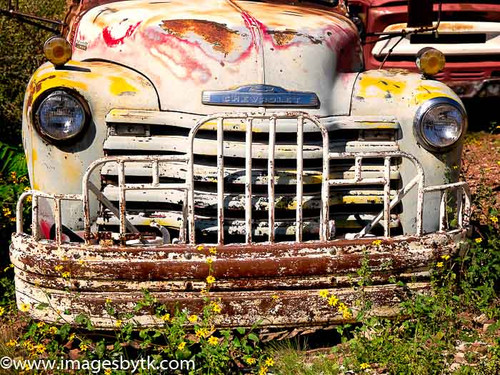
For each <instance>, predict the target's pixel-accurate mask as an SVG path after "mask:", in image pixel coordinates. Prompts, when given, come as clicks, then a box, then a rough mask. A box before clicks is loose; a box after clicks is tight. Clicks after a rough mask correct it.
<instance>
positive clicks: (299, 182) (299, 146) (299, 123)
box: [295, 116, 304, 242]
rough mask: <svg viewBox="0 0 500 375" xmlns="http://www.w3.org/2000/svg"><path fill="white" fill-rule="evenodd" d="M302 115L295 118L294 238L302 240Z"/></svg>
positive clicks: (298, 240)
mask: <svg viewBox="0 0 500 375" xmlns="http://www.w3.org/2000/svg"><path fill="white" fill-rule="evenodd" d="M303 149H304V117H302V116H299V118H298V119H297V210H296V220H295V221H296V222H295V225H296V228H295V240H296V241H297V242H302V227H303V223H302V222H303V211H302V202H303V195H304V150H303Z"/></svg>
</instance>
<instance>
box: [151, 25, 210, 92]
mask: <svg viewBox="0 0 500 375" xmlns="http://www.w3.org/2000/svg"><path fill="white" fill-rule="evenodd" d="M143 37H144V45H145V46H146V47H147V48H149V49H151V50H156V51H157V55H156V56H155V58H157V59H159V61H161V63H162V64H163V65H164V66H166V67H167V68H168V69H169V70H170V71H171V72H172V73H173V74H174V75H175V76H176V77H177V78H179V79H190V80H192V81H194V82H196V83H200V84H201V83H206V82H207V81H208V80H209V79H210V78H211V76H212V73H211V72H210V70H209V69H208V67H207V66H205V65H204V64H202V63H201V62H200V61H199V60H198V59H197V58H196V57H195V53H194V51H195V50H196V49H197V50H200V51H202V49H201V48H200V46H199V45H198V44H197V43H192V42H188V41H186V40H183V39H179V38H177V37H175V36H173V35H167V34H164V33H159V32H157V31H156V30H155V29H153V28H151V29H147V31H146V32H145V33H144V34H143Z"/></svg>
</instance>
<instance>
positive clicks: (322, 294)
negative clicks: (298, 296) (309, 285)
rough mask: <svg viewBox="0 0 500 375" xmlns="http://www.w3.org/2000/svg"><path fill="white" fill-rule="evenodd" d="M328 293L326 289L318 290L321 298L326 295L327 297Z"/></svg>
mask: <svg viewBox="0 0 500 375" xmlns="http://www.w3.org/2000/svg"><path fill="white" fill-rule="evenodd" d="M328 294H329V293H328V290H326V289H322V290H320V291H319V296H320V297H321V298H327V297H328Z"/></svg>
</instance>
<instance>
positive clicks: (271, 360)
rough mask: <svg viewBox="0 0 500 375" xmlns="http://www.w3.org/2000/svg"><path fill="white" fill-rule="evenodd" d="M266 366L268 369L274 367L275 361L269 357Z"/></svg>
mask: <svg viewBox="0 0 500 375" xmlns="http://www.w3.org/2000/svg"><path fill="white" fill-rule="evenodd" d="M264 364H265V365H266V366H267V367H271V366H274V360H273V359H272V358H271V357H268V358H267V359H266V361H265V362H264Z"/></svg>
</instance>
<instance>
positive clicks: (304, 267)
mask: <svg viewBox="0 0 500 375" xmlns="http://www.w3.org/2000/svg"><path fill="white" fill-rule="evenodd" d="M463 235H464V232H457V234H455V235H454V236H451V235H446V234H436V235H430V236H424V237H422V238H420V239H417V238H397V239H394V240H387V241H381V244H380V245H379V244H373V240H372V239H369V240H356V241H345V240H344V241H342V240H340V241H333V242H329V243H316V244H307V243H301V244H298V243H287V244H275V245H269V244H266V245H252V246H245V245H242V246H231V245H226V246H219V247H217V255H216V256H214V255H212V254H210V252H209V251H208V247H205V249H204V250H201V251H200V250H198V249H197V248H196V247H191V246H188V247H186V246H182V245H170V246H166V247H160V248H144V247H142V248H131V247H102V246H95V245H94V246H88V245H78V244H63V245H60V246H55V244H51V243H50V242H45V243H44V242H39V241H34V240H33V239H32V238H31V237H29V236H27V235H23V234H20V235H15V236H14V237H13V244H12V246H11V259H12V261H13V263H14V265H15V268H16V283H17V284H16V287H17V290H18V302H19V303H28V304H29V305H30V306H31V307H32V309H31V314H33V315H34V316H35V317H37V318H40V319H42V320H46V321H47V320H49V321H50V320H54V319H56V317H57V316H59V315H58V314H57V313H56V311H57V310H60V311H65V310H66V309H68V311H69V313H68V315H65V314H62V317H63V320H67V321H70V322H72V321H73V319H74V317H75V316H76V315H78V314H79V313H86V314H89V315H90V316H91V317H92V319H93V320H94V322H95V323H96V324H97V326H99V327H102V328H112V327H113V324H112V322H111V320H110V317H108V316H107V315H106V313H105V310H104V302H105V300H106V299H108V298H110V299H111V300H112V301H113V303H116V304H117V306H119V307H120V309H123V310H124V311H127V310H131V309H133V305H134V303H135V301H137V300H138V299H140V290H141V289H142V288H145V289H148V290H150V291H151V292H152V293H153V295H154V296H157V297H158V299H159V300H160V301H161V302H165V303H166V304H167V305H168V306H169V307H170V308H172V309H173V308H174V306H176V305H177V306H179V305H180V306H181V307H187V308H189V309H190V310H191V311H193V312H199V310H200V308H201V306H202V304H203V296H204V295H203V293H202V289H204V288H205V287H206V284H205V282H204V279H205V277H206V275H207V274H208V265H207V263H206V258H207V257H208V256H212V257H214V258H215V261H214V263H213V264H212V268H213V271H212V274H213V275H214V277H215V278H216V280H217V281H216V283H215V284H214V286H213V287H212V288H211V294H212V297H214V298H221V302H222V306H223V311H222V314H221V315H220V316H219V317H218V319H219V320H218V323H219V324H221V325H223V326H235V325H240V326H241V325H243V326H245V325H251V324H252V323H254V322H255V320H256V319H258V318H259V317H262V318H265V319H264V322H263V326H270V327H282V326H300V325H321V324H326V323H339V322H342V321H345V319H343V318H342V317H341V316H340V315H339V314H338V313H337V312H336V311H335V309H332V308H331V307H329V306H328V305H327V304H326V302H325V301H324V300H321V299H320V298H319V296H318V290H319V289H323V288H332V289H334V290H335V294H336V295H337V296H339V297H341V298H342V300H343V301H345V303H346V304H347V305H348V306H350V307H351V306H352V308H353V309H354V310H355V309H356V304H355V301H356V299H357V298H359V296H358V295H357V292H356V291H355V290H354V289H353V288H351V283H352V282H355V280H356V277H357V274H356V271H357V269H358V268H359V267H360V266H361V262H362V261H363V259H364V257H367V258H368V261H369V266H370V268H371V269H372V272H373V280H374V281H373V282H374V284H375V285H373V286H372V287H369V288H367V289H366V295H367V296H368V298H369V299H370V300H372V301H373V302H374V307H373V313H375V314H378V315H381V316H389V315H393V314H395V312H396V310H397V304H398V302H399V301H400V300H401V299H404V298H407V294H406V292H405V291H404V290H403V289H400V288H398V287H396V286H395V285H391V284H388V279H389V277H391V276H392V277H395V278H396V279H398V280H407V281H410V280H412V279H413V282H414V283H415V282H416V281H418V282H417V283H415V284H410V285H409V288H410V289H415V291H420V292H422V291H425V290H427V289H428V288H429V285H428V284H427V283H426V281H425V280H426V278H427V277H428V274H427V273H426V271H427V270H428V267H429V265H430V264H432V263H433V262H434V261H437V260H438V259H440V256H441V255H444V254H454V253H455V252H456V251H457V250H458V247H459V241H458V240H459V239H460V238H463ZM363 253H364V254H363ZM57 266H60V267H62V271H61V268H58V267H57ZM61 272H69V274H70V275H71V277H70V278H63V277H61ZM64 290H66V291H64ZM275 294H277V295H278V299H277V300H276V299H273V298H272V296H273V295H275ZM47 300H49V301H50V303H51V306H53V309H45V310H37V309H36V305H37V304H38V303H42V302H45V301H47ZM299 301H300V303H299ZM141 313H143V315H142V316H139V317H138V318H137V319H139V321H140V322H141V323H142V324H145V325H152V324H155V323H156V324H157V323H158V321H156V320H155V318H154V317H153V316H151V315H150V314H149V313H148V312H141Z"/></svg>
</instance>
